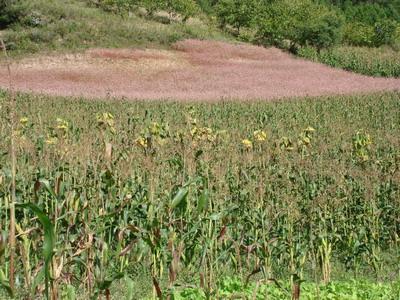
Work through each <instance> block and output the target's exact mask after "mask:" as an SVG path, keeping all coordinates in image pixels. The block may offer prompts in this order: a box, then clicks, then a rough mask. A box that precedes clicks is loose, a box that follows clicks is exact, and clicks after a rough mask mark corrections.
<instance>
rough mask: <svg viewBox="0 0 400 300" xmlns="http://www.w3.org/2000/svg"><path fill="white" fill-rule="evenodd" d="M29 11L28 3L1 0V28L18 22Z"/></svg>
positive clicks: (15, 0)
mask: <svg viewBox="0 0 400 300" xmlns="http://www.w3.org/2000/svg"><path fill="white" fill-rule="evenodd" d="M27 11H28V10H27V7H26V3H23V2H21V1H17V0H0V29H4V28H7V27H8V26H10V25H12V24H15V23H18V22H19V21H20V20H21V19H22V18H23V17H24V16H25V15H26V14H27Z"/></svg>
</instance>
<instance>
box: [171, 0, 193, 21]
mask: <svg viewBox="0 0 400 300" xmlns="http://www.w3.org/2000/svg"><path fill="white" fill-rule="evenodd" d="M166 8H167V10H168V11H169V13H170V14H172V15H180V16H181V17H182V20H183V21H184V22H186V21H187V20H188V19H189V18H190V17H193V16H195V15H196V13H198V12H199V7H198V6H197V4H196V2H195V1H194V0H168V1H167V4H166Z"/></svg>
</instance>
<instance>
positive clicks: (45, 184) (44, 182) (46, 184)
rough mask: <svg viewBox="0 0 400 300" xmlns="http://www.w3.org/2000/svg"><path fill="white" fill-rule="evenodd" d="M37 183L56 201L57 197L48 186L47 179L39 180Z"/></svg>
mask: <svg viewBox="0 0 400 300" xmlns="http://www.w3.org/2000/svg"><path fill="white" fill-rule="evenodd" d="M39 183H40V184H41V185H43V186H44V187H45V188H46V190H47V191H48V192H49V193H50V194H51V195H52V196H53V197H54V198H55V199H57V195H56V194H55V192H54V190H53V189H52V188H51V186H50V182H49V181H48V180H47V179H39Z"/></svg>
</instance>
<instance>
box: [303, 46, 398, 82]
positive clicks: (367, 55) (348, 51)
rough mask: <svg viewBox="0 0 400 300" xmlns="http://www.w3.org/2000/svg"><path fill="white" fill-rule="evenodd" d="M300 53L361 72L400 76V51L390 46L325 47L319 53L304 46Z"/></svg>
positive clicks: (373, 74) (305, 56) (316, 59)
mask: <svg viewBox="0 0 400 300" xmlns="http://www.w3.org/2000/svg"><path fill="white" fill-rule="evenodd" d="M298 55H299V56H301V57H304V58H308V59H311V60H313V61H317V62H322V63H324V64H327V65H330V66H332V67H335V68H342V69H345V70H349V71H355V72H357V73H361V74H366V75H371V76H382V77H400V53H399V52H398V51H395V50H392V49H390V48H366V47H345V46H343V47H335V48H331V49H324V50H322V51H320V53H318V52H317V50H315V49H313V48H310V47H304V48H301V49H300V50H299V52H298Z"/></svg>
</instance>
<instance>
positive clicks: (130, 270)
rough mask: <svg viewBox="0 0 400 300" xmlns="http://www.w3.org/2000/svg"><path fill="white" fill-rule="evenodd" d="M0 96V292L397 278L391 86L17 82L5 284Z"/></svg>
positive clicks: (106, 294)
mask: <svg viewBox="0 0 400 300" xmlns="http://www.w3.org/2000/svg"><path fill="white" fill-rule="evenodd" d="M0 106H1V108H0V233H1V235H0V287H2V288H3V289H2V290H1V291H0V298H6V297H11V296H12V294H14V296H15V297H16V298H17V299H41V298H45V297H48V298H49V299H68V300H69V299H89V298H93V299H100V298H105V299H117V298H118V297H119V298H121V297H122V298H123V299H125V298H126V299H151V298H160V299H161V298H163V299H167V298H168V299H174V298H173V295H174V292H175V291H176V290H179V289H183V288H185V287H191V286H196V287H199V288H201V289H202V290H204V292H205V294H206V295H207V297H208V298H209V299H218V292H217V290H216V282H217V281H218V280H219V279H220V278H222V277H223V276H226V275H229V276H231V275H235V276H238V277H239V278H242V280H243V282H247V281H249V282H252V281H254V280H260V279H262V278H264V279H268V280H270V281H273V282H277V283H279V282H280V281H286V282H290V283H291V285H292V286H293V287H294V289H296V287H298V288H301V282H304V281H305V282H310V281H312V282H321V283H322V284H323V283H328V282H330V281H332V280H334V279H337V278H340V277H341V276H343V274H353V275H354V276H370V277H372V278H375V279H377V280H396V279H398V277H399V272H400V267H399V264H398V262H399V260H400V251H399V250H400V248H399V243H400V174H399V168H400V94H399V93H396V92H394V93H382V94H373V95H365V96H349V97H344V96H343V97H325V98H310V99H304V100H299V99H293V100H288V101H282V102H270V103H268V102H251V103H250V102H223V101H222V102H216V103H183V102H140V101H139V102H125V101H117V100H108V101H90V100H81V99H76V100H71V99H63V98H54V97H53V98H50V97H45V96H28V95H25V94H19V95H18V96H17V111H16V114H17V122H18V124H17V128H16V133H15V134H16V148H17V152H16V156H17V177H16V196H17V203H16V216H15V217H16V223H15V229H16V248H15V257H16V261H15V264H16V265H15V270H16V273H15V285H16V288H15V290H12V289H10V286H9V281H8V278H9V276H10V263H9V257H10V255H11V253H10V249H9V248H8V247H7V242H8V241H7V239H8V233H9V228H10V226H9V208H10V201H11V200H10V199H11V195H10V186H11V177H12V176H11V165H10V153H9V145H10V126H9V125H10V120H9V114H8V109H9V107H8V95H7V94H6V93H5V92H1V93H0ZM124 297H125V298H124ZM6 299H7V298H6ZM257 299H258V298H257ZM393 299H395V298H393Z"/></svg>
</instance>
